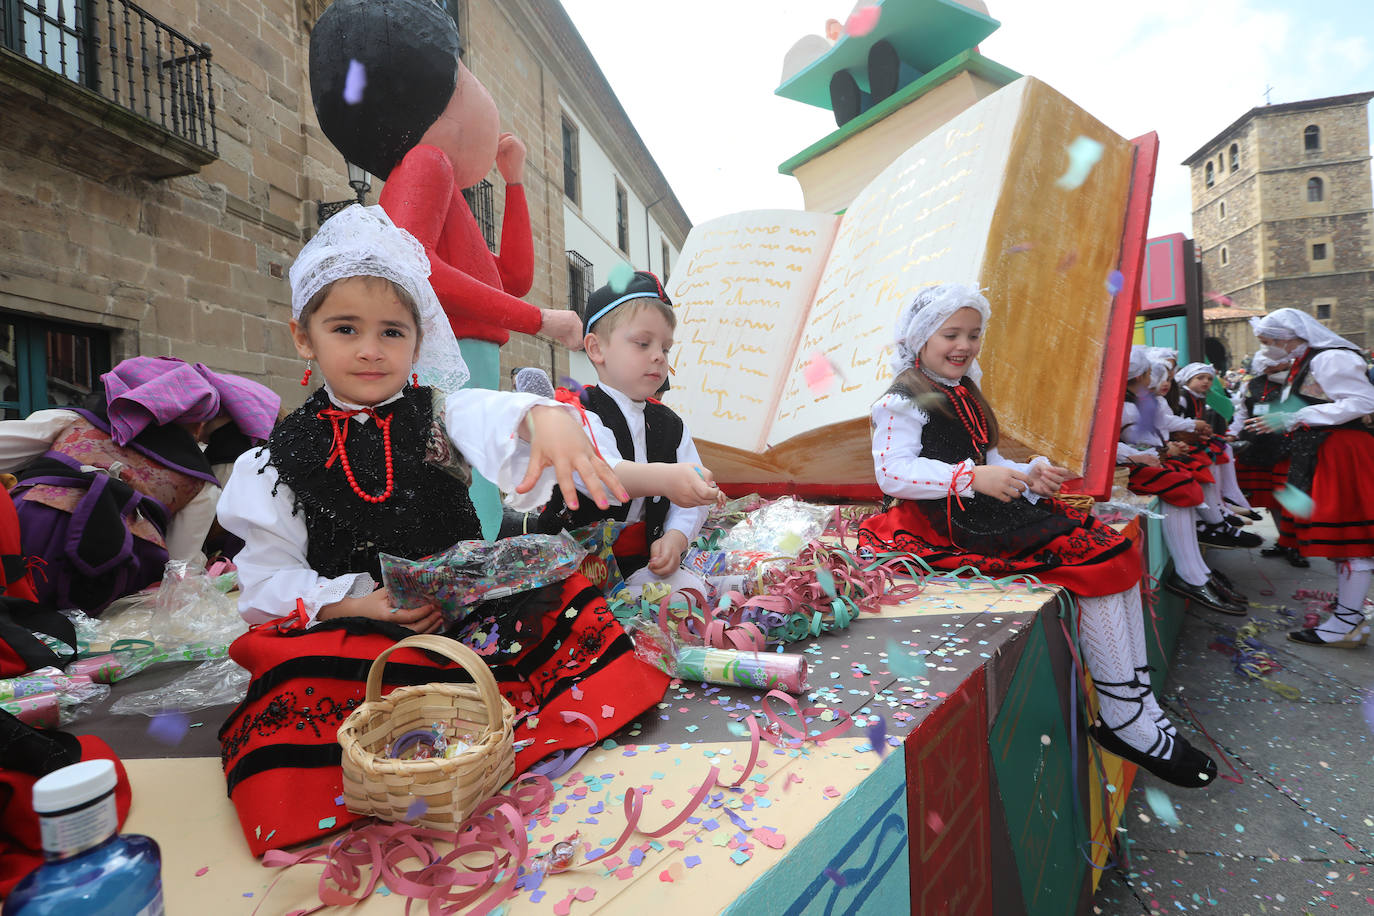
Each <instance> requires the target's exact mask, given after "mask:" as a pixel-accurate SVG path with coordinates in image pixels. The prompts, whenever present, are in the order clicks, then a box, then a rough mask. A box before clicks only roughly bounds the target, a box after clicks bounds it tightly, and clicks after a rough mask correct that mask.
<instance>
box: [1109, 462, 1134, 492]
mask: <svg viewBox="0 0 1374 916" xmlns="http://www.w3.org/2000/svg"><path fill="white" fill-rule="evenodd" d="M1130 484H1131V469H1130V468H1128V467H1124V466H1123V467H1118V468H1117V469H1116V470H1115V471H1114V472H1113V473H1112V488H1113V489H1115V488H1116V487H1120V488H1121V489H1123V490H1124V489H1126V488H1127V487H1129V486H1130Z"/></svg>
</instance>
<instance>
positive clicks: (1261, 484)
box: [1236, 459, 1288, 509]
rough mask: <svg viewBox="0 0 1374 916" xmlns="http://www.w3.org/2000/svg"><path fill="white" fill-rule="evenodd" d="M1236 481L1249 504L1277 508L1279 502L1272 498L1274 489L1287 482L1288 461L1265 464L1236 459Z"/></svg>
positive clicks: (1256, 506) (1279, 488)
mask: <svg viewBox="0 0 1374 916" xmlns="http://www.w3.org/2000/svg"><path fill="white" fill-rule="evenodd" d="M1236 482H1237V483H1238V484H1240V489H1241V492H1243V493H1244V494H1245V498H1246V499H1248V500H1249V501H1250V505H1251V506H1254V507H1255V508H1257V509H1260V508H1264V509H1277V508H1278V506H1279V504H1278V501H1277V500H1275V499H1274V491H1275V490H1282V489H1283V487H1284V484H1286V483H1287V482H1288V462H1287V461H1286V460H1285V461H1280V462H1279V463H1278V464H1271V465H1267V466H1266V465H1257V464H1246V463H1245V462H1243V461H1240V460H1239V459H1237V460H1236Z"/></svg>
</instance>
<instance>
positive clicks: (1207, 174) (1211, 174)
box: [1203, 159, 1217, 188]
mask: <svg viewBox="0 0 1374 916" xmlns="http://www.w3.org/2000/svg"><path fill="white" fill-rule="evenodd" d="M1203 179H1204V180H1205V181H1206V182H1207V187H1209V188H1210V187H1211V186H1212V185H1214V184H1216V183H1217V173H1216V169H1215V168H1213V166H1212V160H1210V159H1208V160H1207V168H1206V169H1204V170H1203Z"/></svg>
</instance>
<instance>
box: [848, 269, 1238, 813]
mask: <svg viewBox="0 0 1374 916" xmlns="http://www.w3.org/2000/svg"><path fill="white" fill-rule="evenodd" d="M990 312H991V308H990V307H989V305H988V301H987V299H985V298H984V297H983V295H982V293H980V292H979V291H978V289H976V288H975V287H973V286H968V285H965V284H955V283H950V284H944V285H941V286H934V287H930V288H927V289H924V290H922V291H921V292H919V293H917V295H916V296H915V298H914V299H913V300H912V302H911V303H910V304H908V305H907V306H906V308H904V309H902V312H901V314H900V316H899V317H898V319H897V326H896V340H895V344H896V358H895V360H894V365H893V368H894V369H895V370H896V378H895V379H894V381H893V384H892V387H891V388H890V389H889V390H888V391H887V393H886V394H884V395H883V397H881V398H880V399H879V400H878V402H877V403H876V404H874V406H873V410H872V420H873V466H874V471H875V473H876V475H877V479H878V484H879V486H880V487H881V488H882V490H883V492H884V493H886V494H887V495H888V497H889V506H888V508H887V509H886V510H885V511H883V512H881V513H878V514H877V515H874V516H871V517H869V518H868V519H866V520H865V521H864V522H863V524H862V525H861V527H860V533H859V542H860V545H861V546H862V548H863V549H865V550H866V551H870V552H875V553H887V552H903V553H911V554H915V555H916V556H919V557H920V558H922V559H923V560H924V561H925V562H926V563H928V564H930V565H931V566H933V567H935V568H937V569H948V570H953V569H956V568H958V567H959V566H962V565H965V564H972V565H974V566H976V567H978V569H980V570H981V571H982V572H983V573H985V574H987V575H991V576H1006V575H1015V574H1023V575H1034V576H1036V577H1038V578H1039V579H1040V580H1042V581H1045V582H1051V583H1054V584H1056V585H1060V586H1063V587H1064V588H1067V589H1069V590H1070V591H1072V592H1073V593H1074V594H1075V595H1076V596H1077V597H1078V598H1079V608H1080V621H1079V628H1078V629H1079V641H1080V644H1081V647H1082V652H1083V659H1084V661H1085V663H1086V664H1087V667H1088V670H1089V671H1090V672H1091V673H1092V677H1093V683H1094V685H1095V687H1096V691H1097V700H1098V710H1099V718H1098V719H1097V721H1096V722H1094V723H1093V725H1092V726H1091V728H1090V732H1091V734H1092V735H1093V737H1094V738H1095V739H1096V740H1097V741H1098V743H1099V744H1101V745H1102V747H1104V748H1105V749H1107V750H1109V751H1111V752H1112V753H1114V754H1117V755H1118V756H1121V757H1124V758H1126V759H1128V760H1131V761H1132V762H1134V763H1137V764H1139V765H1140V766H1143V767H1145V768H1146V769H1148V770H1149V771H1150V772H1152V773H1154V774H1155V775H1157V776H1159V777H1160V778H1161V779H1165V780H1167V781H1169V782H1172V783H1174V784H1176V785H1180V786H1190V787H1196V786H1203V785H1207V784H1208V783H1210V782H1211V780H1212V779H1213V777H1214V776H1215V774H1216V764H1215V763H1213V762H1212V760H1211V758H1209V757H1208V756H1207V755H1206V754H1203V753H1202V752H1200V751H1198V750H1197V749H1195V748H1193V747H1192V746H1191V745H1189V744H1188V743H1187V742H1186V741H1184V740H1183V738H1182V737H1181V736H1179V735H1178V734H1177V732H1176V731H1175V729H1174V727H1173V725H1172V724H1171V723H1170V722H1169V720H1168V717H1167V716H1165V715H1164V713H1163V711H1161V710H1160V708H1159V706H1158V704H1157V703H1156V702H1155V699H1154V695H1153V694H1152V693H1151V692H1150V688H1149V675H1148V671H1149V667H1148V665H1149V663H1148V659H1147V657H1146V648H1145V645H1146V644H1145V629H1144V617H1143V613H1142V610H1141V604H1140V574H1141V568H1142V567H1141V559H1140V554H1139V552H1138V550H1137V548H1136V546H1135V545H1134V544H1132V543H1131V542H1130V541H1128V540H1126V539H1124V538H1122V537H1121V535H1119V534H1117V533H1116V532H1115V531H1114V530H1112V529H1111V528H1108V527H1107V526H1105V525H1103V524H1102V523H1100V522H1099V521H1097V520H1096V519H1095V518H1094V517H1093V516H1092V515H1090V514H1088V515H1084V514H1083V513H1078V512H1074V511H1072V510H1070V509H1069V508H1068V507H1067V506H1065V504H1063V503H1061V502H1059V501H1057V500H1055V499H1053V496H1054V495H1055V494H1056V493H1057V492H1058V491H1059V487H1060V484H1061V483H1063V481H1064V480H1066V479H1067V478H1068V476H1069V472H1068V471H1067V470H1065V469H1063V468H1056V467H1054V466H1053V465H1051V464H1050V463H1049V461H1048V460H1047V459H1044V458H1036V459H1034V460H1032V461H1031V462H1030V463H1029V464H1018V463H1016V462H1013V461H1008V460H1007V459H1005V458H1003V457H1002V456H1001V455H1000V454H999V453H998V451H997V441H998V427H997V418H996V416H995V415H994V414H993V412H992V410H991V408H990V407H989V406H988V404H987V402H986V400H985V399H984V398H983V395H982V392H981V391H979V389H978V385H977V379H978V377H979V375H980V373H979V370H978V361H977V356H978V351H979V349H980V347H981V340H982V334H983V330H984V328H985V326H986V324H987V321H988V318H989V316H990Z"/></svg>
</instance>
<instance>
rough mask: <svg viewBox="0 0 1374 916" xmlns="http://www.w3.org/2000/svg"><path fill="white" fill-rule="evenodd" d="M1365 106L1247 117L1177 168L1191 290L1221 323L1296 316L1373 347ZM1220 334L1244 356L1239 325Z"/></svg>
mask: <svg viewBox="0 0 1374 916" xmlns="http://www.w3.org/2000/svg"><path fill="white" fill-rule="evenodd" d="M1371 98H1374V92H1358V93H1354V94H1351V95H1341V96H1333V97H1330V98H1324V99H1310V100H1308V101H1303V102H1289V103H1286V104H1282V105H1264V106H1261V107H1258V108H1252V109H1250V110H1249V111H1248V112H1246V113H1245V114H1243V115H1241V116H1240V117H1239V118H1238V119H1236V121H1234V122H1233V123H1232V124H1231V125H1230V126H1228V127H1227V128H1226V129H1225V130H1223V131H1222V132H1221V133H1219V134H1217V136H1216V137H1214V138H1212V139H1211V140H1210V141H1208V142H1207V143H1206V144H1205V145H1204V146H1202V148H1200V149H1199V150H1197V152H1195V153H1193V154H1192V155H1191V156H1189V157H1188V158H1187V159H1185V160H1184V161H1183V164H1184V165H1186V166H1188V167H1189V168H1190V169H1191V171H1192V197H1193V235H1194V238H1195V239H1196V244H1197V250H1198V252H1199V255H1200V257H1201V262H1202V284H1203V289H1204V291H1205V294H1206V296H1207V298H1208V299H1209V300H1210V301H1209V304H1212V305H1214V304H1217V303H1220V304H1221V305H1223V306H1228V308H1226V309H1225V311H1226V313H1227V315H1226V317H1227V318H1231V319H1234V318H1236V315H1235V314H1232V313H1233V312H1235V313H1237V314H1238V313H1239V312H1241V311H1247V312H1252V313H1254V314H1262V313H1264V312H1270V311H1273V310H1274V309H1277V308H1283V307H1292V308H1300V309H1303V310H1305V311H1307V312H1310V313H1312V314H1313V315H1315V316H1316V317H1317V318H1319V319H1321V320H1322V321H1323V322H1325V323H1326V324H1327V325H1329V326H1330V327H1331V328H1332V330H1334V331H1336V332H1337V333H1338V334H1341V335H1343V336H1345V337H1348V338H1350V339H1351V340H1352V341H1354V342H1356V343H1358V344H1361V345H1363V346H1369V345H1371V344H1374V235H1372V233H1374V202H1372V201H1371V186H1370V185H1371V182H1370V149H1369V107H1368V103H1369V100H1370V99H1371ZM1228 300H1229V301H1228ZM1218 317H1220V316H1218ZM1218 323H1219V324H1220V323H1221V322H1218ZM1224 323H1225V324H1228V325H1229V324H1232V323H1235V324H1236V327H1235V328H1234V329H1232V328H1229V327H1228V328H1226V332H1227V333H1225V337H1226V338H1227V340H1226V343H1227V345H1228V349H1230V350H1231V352H1232V353H1234V354H1243V353H1247V352H1250V351H1253V350H1254V349H1255V346H1254V342H1253V339H1250V340H1245V339H1243V338H1244V336H1245V335H1247V334H1248V333H1249V329H1248V327H1244V325H1243V322H1240V321H1235V322H1232V321H1227V322H1224ZM1208 324H1209V333H1215V332H1217V331H1220V330H1221V329H1220V328H1216V329H1213V328H1212V327H1210V326H1211V325H1212V324H1213V322H1212V321H1209V322H1208ZM1232 332H1233V333H1232ZM1233 337H1234V338H1236V339H1235V340H1231V339H1230V338H1233Z"/></svg>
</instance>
